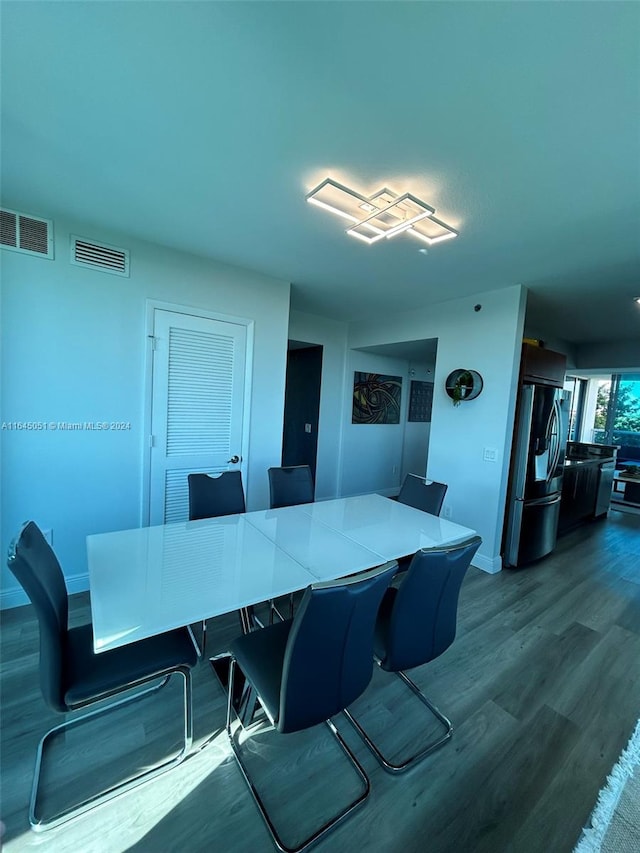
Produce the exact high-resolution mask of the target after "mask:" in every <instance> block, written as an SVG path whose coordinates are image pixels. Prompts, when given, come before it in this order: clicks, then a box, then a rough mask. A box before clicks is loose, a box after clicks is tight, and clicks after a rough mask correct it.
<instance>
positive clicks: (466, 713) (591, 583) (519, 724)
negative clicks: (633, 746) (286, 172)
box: [0, 511, 640, 853]
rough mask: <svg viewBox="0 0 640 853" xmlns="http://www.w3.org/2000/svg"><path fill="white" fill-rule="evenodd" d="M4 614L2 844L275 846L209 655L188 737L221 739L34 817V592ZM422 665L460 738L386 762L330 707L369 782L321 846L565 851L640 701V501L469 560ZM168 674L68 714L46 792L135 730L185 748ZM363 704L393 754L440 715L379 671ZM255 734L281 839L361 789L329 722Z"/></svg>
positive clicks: (37, 723)
mask: <svg viewBox="0 0 640 853" xmlns="http://www.w3.org/2000/svg"><path fill="white" fill-rule="evenodd" d="M1 615H2V627H1V635H0V636H1V642H2V647H1V648H2V667H1V682H0V687H1V690H2V693H1V697H2V751H1V753H0V772H1V782H2V800H1V807H0V817H1V818H2V820H3V821H4V823H5V824H6V832H5V837H4V847H3V850H4V851H5V853H14V852H15V851H23V850H25V851H27V850H31V849H35V848H37V847H39V848H42V849H45V850H47V851H54V853H58V851H60V853H67V851H69V853H71V851H73V853H77V852H78V851H82V853H90V851H96V853H119V851H125V850H132V851H137V852H138V851H139V853H160V851H176V853H177V851H186V850H188V851H192V853H194V851H195V853H198V851H221V853H245V851H246V853H254V851H270V850H272V849H273V847H272V844H271V841H270V839H269V836H268V834H267V831H266V829H265V828H264V826H263V823H262V820H261V818H260V816H259V814H258V812H257V809H256V808H255V805H254V803H253V801H252V800H251V798H250V796H249V793H248V790H247V789H246V787H245V783H244V781H243V779H242V777H241V775H240V771H239V770H238V768H237V766H236V764H235V762H234V760H233V759H232V757H231V753H230V749H229V747H228V744H227V742H226V736H225V734H224V733H223V726H224V719H225V706H224V695H223V693H222V690H221V689H220V687H219V685H218V684H217V682H216V681H215V680H214V678H213V676H212V673H211V670H210V668H209V665H208V664H207V663H202V664H200V665H199V666H198V667H197V668H196V670H195V672H194V715H195V719H194V727H195V739H196V742H202V741H203V740H205V739H206V738H208V737H210V736H211V735H214V736H215V737H214V740H213V742H212V744H211V745H210V746H208V747H207V748H206V749H204V750H203V751H202V752H199V753H197V754H195V755H194V756H193V757H192V758H189V759H188V760H187V761H186V762H184V763H183V764H182V765H181V766H180V767H178V768H177V769H175V770H171V771H170V772H169V773H166V774H164V775H163V776H161V777H159V778H157V779H156V780H154V781H152V782H150V783H149V784H147V785H144V786H142V787H140V788H138V789H136V790H135V791H134V792H132V793H130V794H126V795H125V796H123V797H119V798H117V799H115V800H113V801H111V802H110V803H108V804H106V805H105V806H102V807H101V808H99V809H95V810H93V811H92V812H90V813H88V814H87V815H85V816H83V817H81V818H79V819H77V820H75V821H74V822H72V823H70V824H67V825H66V826H62V827H60V828H58V829H55V830H52V831H50V832H48V833H45V834H41V835H36V834H35V833H33V832H32V831H31V830H30V829H29V827H28V821H27V805H28V800H29V793H30V787H31V779H32V774H33V765H34V760H35V752H36V746H37V743H38V740H39V738H40V737H41V735H42V734H43V733H44V732H45V731H46V729H47V728H48V727H50V726H51V725H54V724H56V723H58V722H60V719H59V717H58V716H57V715H55V714H53V713H51V712H49V711H48V710H47V709H46V707H45V705H44V702H43V700H42V698H41V694H40V689H39V676H38V629H37V623H36V621H35V617H34V614H33V610H32V608H31V607H22V608H17V609H15V610H13V611H5V612H3V613H2V614H1ZM71 616H72V620H75V621H76V622H83V621H85V620H86V619H87V618H88V616H89V611H88V596H87V594H83V595H79V596H74V597H72V599H71ZM237 632H238V623H237V620H236V619H235V617H232V616H230V617H224V618H222V619H216V620H211V622H210V623H209V639H208V643H209V646H208V649H207V651H208V653H209V654H214V653H216V652H218V651H223V650H225V648H226V646H227V645H228V643H229V640H230V639H231V638H233V636H235V634H236V633H237ZM411 674H412V677H413V678H414V679H415V680H416V681H417V682H418V684H419V685H420V686H421V687H422V688H423V689H424V690H425V692H426V694H427V695H428V696H429V697H430V698H431V699H432V701H434V702H435V704H436V705H438V706H439V707H440V708H441V709H442V710H443V711H444V712H445V713H447V714H448V716H450V717H451V719H452V720H453V722H454V726H455V732H454V735H453V739H452V740H451V741H450V742H449V743H448V744H447V745H445V746H444V747H443V748H442V749H440V750H439V751H437V752H436V753H434V754H433V755H432V756H430V757H429V758H428V759H426V760H425V761H424V762H422V763H421V764H419V765H417V766H416V767H415V768H414V769H413V770H412V771H410V772H409V773H407V774H405V775H403V776H399V777H392V776H389V775H388V774H386V773H384V772H383V771H382V770H381V768H379V767H378V765H377V764H376V762H375V761H374V759H373V757H372V756H371V755H370V754H369V753H368V751H367V750H366V749H365V747H364V746H363V744H362V743H361V742H360V740H359V739H358V737H357V736H356V734H355V732H354V731H353V730H352V729H351V727H350V726H349V724H348V723H347V722H346V721H344V720H341V719H340V718H338V719H337V723H338V726H339V728H340V730H341V731H342V732H343V734H344V735H345V738H346V739H347V741H348V742H349V744H350V745H351V746H352V748H353V749H354V751H355V752H356V754H357V755H358V757H359V759H360V760H361V761H362V763H363V765H364V766H365V768H366V770H367V772H368V774H369V776H370V778H371V783H372V793H371V796H370V798H369V800H368V802H367V803H366V804H365V806H364V807H363V808H362V809H361V810H360V811H359V812H356V813H355V814H354V815H353V816H352V817H351V818H350V819H349V820H348V821H347V822H346V823H345V824H344V825H343V826H341V827H340V828H338V829H337V830H336V831H335V832H333V833H332V834H330V835H329V836H328V837H327V838H326V839H325V840H324V841H323V842H321V843H320V844H318V845H317V848H316V849H317V850H318V851H319V853H322V851H325V852H326V853H342V851H345V853H346V851H353V850H354V849H367V850H372V851H376V853H400V851H402V853H418V852H419V851H420V853H422V851H425V850H429V851H430V853H450V852H451V853H467V851H469V853H489V851H491V853H571V851H572V849H573V846H574V844H575V842H576V840H577V838H578V836H579V834H580V830H581V827H582V826H583V824H584V823H585V822H586V821H587V819H588V816H589V813H590V811H591V809H592V808H593V805H594V803H595V800H596V797H597V794H598V791H599V789H600V788H601V787H602V786H603V784H604V782H605V778H606V775H607V773H608V772H609V771H610V769H611V767H612V766H613V764H614V763H615V761H616V760H617V758H618V755H619V753H620V752H621V750H622V749H623V748H624V746H625V744H626V742H627V739H628V738H629V736H630V734H631V732H632V730H633V727H634V724H635V722H636V720H637V719H638V717H640V516H635V515H631V514H622V513H619V512H615V511H612V512H610V514H609V518H608V519H606V520H604V521H599V522H596V523H594V524H591V525H590V526H588V527H585V528H581V529H579V530H576V531H573V532H572V533H570V534H568V535H566V536H564V537H563V538H562V539H560V541H559V543H558V547H557V549H556V551H555V552H554V554H552V555H551V556H550V557H548V558H547V559H545V560H543V561H541V562H540V563H538V564H537V565H535V566H533V567H530V568H528V569H525V570H519V571H504V572H502V573H500V574H498V575H487V574H485V573H483V572H480V571H478V570H476V569H473V568H472V569H470V571H469V572H468V574H467V577H466V579H465V583H464V585H463V589H462V594H461V599H460V610H459V626H458V636H457V638H456V640H455V642H454V644H453V646H452V647H451V648H450V649H449V650H448V651H447V652H446V653H445V654H444V655H442V656H441V657H440V658H439V659H438V660H436V661H434V662H432V663H431V664H429V665H427V666H424V667H420V668H419V669H417V670H414V671H413V672H412V673H411ZM164 690H165V691H166V693H165V692H164V691H163V692H162V693H160V694H157V695H156V697H152V698H149V699H145V700H141V701H140V703H136V705H135V707H134V708H133V709H132V710H131V711H126V712H124V716H123V717H122V718H121V719H120V720H116V721H113V720H111V721H109V720H108V719H107V720H105V721H104V722H100V723H99V724H98V726H97V727H94V728H93V729H92V731H91V732H89V731H87V732H86V733H85V732H84V731H83V733H82V736H83V737H84V738H85V741H84V743H83V742H82V739H81V738H80V735H79V734H77V735H76V734H75V733H74V738H73V739H69V742H66V743H65V744H64V746H65V758H64V761H61V762H59V766H56V767H55V771H54V772H53V773H52V775H50V777H48V778H47V786H46V787H47V788H48V789H49V800H46V801H45V803H44V804H45V805H47V804H48V803H49V802H52V801H53V799H54V798H55V797H60V796H63V795H64V796H66V795H67V794H69V793H73V792H74V791H73V788H74V786H76V787H79V788H80V789H81V790H84V786H85V784H86V781H83V780H86V773H87V764H88V762H89V761H92V760H94V759H95V758H97V759H103V760H104V761H106V763H107V765H108V772H114V771H118V770H122V768H123V767H124V766H125V762H129V761H131V760H132V757H133V760H134V761H136V762H137V763H140V762H144V761H146V760H151V759H147V755H146V752H143V753H142V755H141V756H139V757H138V756H137V754H136V753H134V752H133V750H134V748H135V747H136V746H137V744H138V743H140V744H141V745H142V746H143V748H145V749H146V748H147V747H149V748H150V749H151V748H152V747H153V749H154V750H157V748H158V745H159V746H160V748H162V747H164V746H167V747H168V748H170V749H173V748H175V744H176V729H177V732H178V735H179V727H180V713H181V706H180V693H179V690H178V689H175V690H174V689H173V688H169V687H167V688H165V689H164ZM159 696H162V697H163V698H161V699H160V701H158V697H159ZM354 710H355V712H356V714H357V715H358V717H359V719H361V721H362V722H363V723H364V724H365V726H366V727H367V728H370V729H371V733H372V734H373V735H374V736H376V737H377V736H379V737H380V738H383V739H384V744H385V749H386V750H388V751H390V752H391V753H392V754H394V753H395V754H396V755H397V754H402V751H403V750H404V749H406V747H407V746H409V747H411V746H412V745H414V746H416V745H417V744H418V743H419V739H420V738H422V737H425V736H428V735H429V733H430V731H431V728H430V727H431V723H430V721H429V720H428V718H427V717H426V716H425V714H424V711H423V709H422V707H421V706H420V704H419V703H416V700H414V699H412V697H411V696H410V695H409V694H408V692H404V690H403V688H402V685H400V683H399V681H398V680H397V679H396V678H394V677H392V676H389V675H387V674H385V673H381V672H376V673H375V676H374V679H373V681H372V684H371V686H370V688H369V690H368V691H367V693H366V694H365V696H364V697H362V698H361V699H360V700H358V702H357V703H356V704H355V706H354ZM127 714H128V717H127ZM114 722H115V725H114ZM244 748H245V749H246V750H247V755H248V758H249V760H250V761H251V766H252V768H253V769H254V772H255V774H256V780H257V783H258V785H262V788H261V790H262V789H265V793H266V795H267V796H268V799H269V805H270V807H271V809H272V810H273V813H274V814H273V816H274V820H275V821H276V822H277V824H278V826H279V827H281V830H282V833H283V835H284V837H285V840H286V841H287V842H289V843H292V842H295V841H296V840H297V839H298V838H299V833H300V832H301V831H302V830H303V829H306V828H308V829H311V828H313V825H314V821H315V820H316V819H318V820H319V821H321V820H322V818H323V816H325V814H328V813H330V810H331V808H333V807H334V806H337V807H339V806H340V804H341V802H344V799H341V798H349V797H352V796H353V795H354V794H356V793H357V791H358V784H357V780H355V778H354V777H353V774H352V771H351V770H350V769H349V767H348V764H346V763H345V759H344V757H343V756H342V754H341V753H340V751H339V749H338V748H337V746H336V745H335V743H334V742H333V741H332V739H331V737H330V735H329V734H328V731H326V729H325V728H324V727H320V728H318V729H314V730H313V731H312V732H305V733H300V735H293V736H283V735H278V734H275V733H273V732H266V733H265V732H263V733H260V734H258V735H257V736H255V737H253V738H252V739H250V740H249V741H247V742H246V743H245V745H244ZM294 752H295V754H293V753H294ZM52 757H53V756H52ZM276 768H280V769H276ZM56 774H60V775H59V776H56ZM92 774H93V771H90V775H92ZM303 825H304V826H303Z"/></svg>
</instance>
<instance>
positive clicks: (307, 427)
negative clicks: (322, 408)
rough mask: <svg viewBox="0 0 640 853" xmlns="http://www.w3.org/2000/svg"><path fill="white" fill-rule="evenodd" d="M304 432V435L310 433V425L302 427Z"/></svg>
mask: <svg viewBox="0 0 640 853" xmlns="http://www.w3.org/2000/svg"><path fill="white" fill-rule="evenodd" d="M304 431H305V432H306V433H310V432H311V424H305V425H304Z"/></svg>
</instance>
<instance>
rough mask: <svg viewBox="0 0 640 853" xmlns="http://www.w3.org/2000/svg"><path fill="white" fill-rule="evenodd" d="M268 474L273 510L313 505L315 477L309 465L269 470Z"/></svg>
mask: <svg viewBox="0 0 640 853" xmlns="http://www.w3.org/2000/svg"><path fill="white" fill-rule="evenodd" d="M267 474H268V476H269V498H270V507H271V509H278V508H279V507H283V506H296V505H298V504H310V503H313V501H314V487H313V475H312V473H311V468H310V467H309V466H308V465H288V466H284V467H281V468H269V469H268V470H267Z"/></svg>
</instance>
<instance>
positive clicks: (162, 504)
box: [149, 309, 247, 524]
mask: <svg viewBox="0 0 640 853" xmlns="http://www.w3.org/2000/svg"><path fill="white" fill-rule="evenodd" d="M153 339H154V341H153V343H154V351H153V380H152V403H151V406H152V408H151V432H152V437H151V464H150V472H151V473H150V484H149V523H150V524H168V523H170V522H174V521H186V520H187V519H188V517H189V491H188V484H187V475H188V474H190V473H192V472H198V471H204V472H208V473H216V472H221V471H227V470H238V469H239V470H241V471H242V473H243V481H245V482H246V469H245V465H244V462H243V460H242V438H243V417H244V415H245V412H244V411H243V409H244V383H245V364H246V353H247V330H246V327H245V326H243V325H241V324H238V323H231V322H230V323H227V322H223V321H221V320H212V319H208V318H205V317H195V316H191V315H189V314H179V313H174V312H172V311H163V310H160V309H156V310H155V311H154V322H153Z"/></svg>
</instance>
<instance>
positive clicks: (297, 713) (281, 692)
mask: <svg viewBox="0 0 640 853" xmlns="http://www.w3.org/2000/svg"><path fill="white" fill-rule="evenodd" d="M396 569H397V564H396V563H395V562H391V563H386V564H385V565H384V566H380V567H378V568H375V569H370V570H368V571H365V572H361V573H359V574H356V575H352V576H350V577H347V578H344V579H341V580H337V581H329V582H325V583H317V584H313V585H311V586H309V587H307V589H306V590H305V592H304V595H303V597H302V601H301V603H300V606H299V608H298V610H297V612H296V615H295V616H294V618H293V619H289V620H286V621H284V622H277V623H275V624H273V625H269V626H267V627H266V628H264V629H263V630H261V631H254V632H253V633H250V634H245V635H243V636H241V637H238V639H236V640H235V641H234V642H233V643H232V644H231V647H230V653H231V665H230V673H229V693H228V703H227V735H228V737H229V741H230V743H231V747H232V749H233V752H234V755H235V757H236V760H237V762H238V765H239V767H240V769H241V771H242V774H243V776H244V778H245V781H246V782H247V785H248V787H249V790H250V792H251V794H252V796H253V798H254V801H255V803H256V805H257V806H258V809H259V810H260V814H261V815H262V817H263V819H264V821H265V823H266V825H267V828H268V830H269V832H270V834H271V837H272V839H273V841H274V843H275V844H276V846H277V847H278V849H279V850H284V851H291V853H294V851H295V853H299V851H301V850H304V849H305V848H306V847H308V846H309V845H310V844H312V843H313V842H314V841H317V840H318V839H319V838H321V837H322V836H324V835H325V834H326V833H327V832H329V830H331V829H333V828H334V827H335V826H336V825H337V824H338V823H339V822H341V821H342V820H344V818H346V817H347V815H349V814H350V813H351V812H352V811H353V810H354V809H355V808H356V807H357V806H359V805H360V804H361V803H363V802H364V800H365V799H366V798H367V796H368V795H369V788H370V784H369V779H368V777H367V775H366V773H365V772H364V770H363V768H362V766H361V765H360V763H359V762H358V760H357V759H356V757H355V755H354V754H353V753H352V751H351V750H350V749H349V747H348V746H347V744H346V743H345V741H344V740H343V738H342V736H341V735H340V733H339V732H338V730H337V729H336V727H335V725H334V724H333V722H332V721H331V720H330V717H332V716H333V715H335V714H337V713H339V712H340V711H342V710H343V709H344V708H346V706H347V705H349V704H350V703H351V702H353V701H354V700H355V699H356V698H357V697H358V696H359V695H360V694H361V693H362V692H363V691H364V690H365V688H366V687H367V685H368V684H369V681H370V680H371V676H372V672H373V632H374V625H375V622H376V615H377V613H378V608H379V605H380V601H381V600H382V597H383V595H384V593H385V590H386V589H387V588H388V586H389V583H390V582H391V579H392V578H393V575H394V574H395V571H396ZM236 667H237V668H239V669H240V671H241V673H242V674H243V675H244V677H245V679H246V680H247V682H248V683H249V685H251V687H252V688H253V689H254V690H255V692H256V694H257V698H258V701H259V703H260V706H261V707H262V708H263V709H264V712H265V713H266V715H267V717H268V719H269V721H270V722H271V724H272V725H273V727H274V728H275V730H276V731H277V732H280V733H282V734H286V733H290V732H297V731H301V730H303V729H308V728H310V727H313V726H316V725H317V724H319V723H325V724H326V725H327V726H328V727H329V730H330V731H331V733H332V734H333V736H334V737H335V738H336V739H337V741H338V743H339V745H340V747H341V748H342V750H343V752H344V754H345V755H346V756H347V758H348V759H349V760H350V763H351V766H352V767H353V769H354V770H355V771H356V774H357V776H358V777H359V779H360V782H361V787H362V792H361V793H360V794H359V795H358V797H357V798H355V799H354V800H352V801H351V802H350V803H349V804H348V805H346V806H345V807H344V808H343V809H342V810H341V811H340V812H339V813H338V814H337V815H335V816H334V817H332V818H331V819H330V820H327V821H325V823H324V824H323V825H322V826H321V827H320V828H319V829H317V830H316V831H315V832H313V834H312V835H311V836H309V837H308V838H307V839H306V840H304V841H303V842H301V843H300V844H299V845H297V846H294V847H287V846H286V845H285V844H284V842H283V841H282V838H281V834H280V833H279V832H278V830H277V829H276V827H275V825H274V823H273V820H272V818H271V817H270V815H269V813H268V812H267V809H266V806H265V804H264V800H263V798H262V797H261V796H260V794H259V793H258V789H257V786H256V784H255V783H254V781H253V780H252V777H251V775H250V773H249V769H248V767H247V765H246V763H245V761H244V759H243V757H242V753H241V749H240V745H239V743H237V742H236V738H235V737H234V735H233V734H232V731H231V718H232V704H233V697H234V695H235V694H236V693H237V691H234V679H235V675H236ZM291 766H293V765H291ZM289 770H290V768H289V769H288V770H287V772H289ZM301 784H302V783H301ZM304 784H306V783H304ZM329 784H330V781H329Z"/></svg>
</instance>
